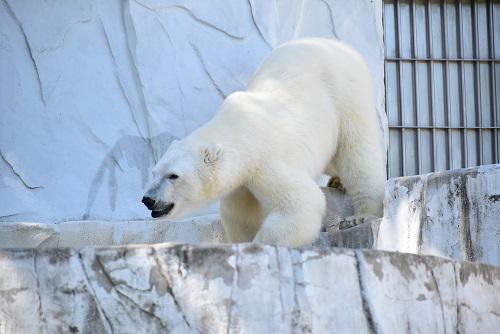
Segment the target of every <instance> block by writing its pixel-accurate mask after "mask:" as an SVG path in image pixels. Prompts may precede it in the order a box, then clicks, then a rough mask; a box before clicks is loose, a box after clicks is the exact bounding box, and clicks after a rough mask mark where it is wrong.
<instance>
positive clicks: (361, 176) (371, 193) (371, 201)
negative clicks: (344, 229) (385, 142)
mask: <svg viewBox="0 0 500 334" xmlns="http://www.w3.org/2000/svg"><path fill="white" fill-rule="evenodd" d="M361 151H363V150H361ZM364 152H365V154H364V155H361V154H360V155H357V154H355V153H354V152H349V153H347V154H342V151H341V152H338V153H337V155H336V157H335V166H336V169H337V172H338V176H339V177H340V180H342V185H343V186H344V187H345V190H346V192H347V194H349V195H350V196H351V198H352V204H353V207H354V215H355V216H356V217H358V218H364V219H367V218H378V217H381V216H382V204H383V199H384V192H385V166H384V159H383V157H378V156H377V154H374V153H372V154H370V153H371V152H370V151H369V150H368V149H366V150H364ZM339 153H340V154H339Z"/></svg>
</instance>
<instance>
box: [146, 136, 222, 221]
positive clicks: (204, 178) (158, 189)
mask: <svg viewBox="0 0 500 334" xmlns="http://www.w3.org/2000/svg"><path fill="white" fill-rule="evenodd" d="M221 160H222V148H221V147H220V145H217V144H209V145H200V144H198V143H193V142H188V141H186V140H183V141H174V142H173V143H172V145H170V147H169V148H168V150H167V152H165V154H164V155H163V156H162V157H161V159H160V161H159V162H158V163H157V164H156V165H155V166H154V168H153V170H152V174H153V179H152V182H151V184H150V185H149V188H148V190H147V191H146V193H145V194H144V197H143V198H142V203H144V205H146V207H147V208H148V209H149V210H151V216H152V217H153V218H157V217H161V216H165V215H168V216H169V217H170V218H177V219H178V218H183V217H185V216H187V215H189V214H191V213H193V212H195V211H197V210H199V209H201V208H203V207H204V206H207V205H208V204H210V203H211V202H213V201H214V200H217V199H218V198H219V197H220V191H221V185H220V184H219V180H220V176H219V174H220V169H221V168H220V167H221V166H220V165H221V164H222V161H221Z"/></svg>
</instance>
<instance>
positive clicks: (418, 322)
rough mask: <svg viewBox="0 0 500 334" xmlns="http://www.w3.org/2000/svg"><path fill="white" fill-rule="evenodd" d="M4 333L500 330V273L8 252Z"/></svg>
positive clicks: (105, 252) (462, 266)
mask: <svg viewBox="0 0 500 334" xmlns="http://www.w3.org/2000/svg"><path fill="white" fill-rule="evenodd" d="M0 268H2V279H1V280H0V296H1V298H0V320H1V324H0V328H1V329H2V330H3V331H2V332H3V333H134V334H137V333H164V332H172V333H270V332H274V333H297V332H299V333H402V332H407V333H498V332H499V329H500V295H499V291H500V269H499V268H497V267H493V266H489V265H484V264H477V263H470V262H457V261H451V260H446V259H442V258H437V257H432V256H418V255H411V254H398V253H391V252H383V251H374V250H357V251H354V250H347V249H337V248H333V249H321V248H315V249H302V250H298V249H287V248H279V247H271V246H256V245H251V244H240V245H226V246H210V247H200V246H186V245H166V244H163V245H154V246H137V247H135V246H129V247H114V248H95V247H87V248H84V249H81V250H72V249H67V248H64V249H38V250H36V249H30V250H13V249H4V250H1V251H0Z"/></svg>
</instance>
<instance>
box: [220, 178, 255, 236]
mask: <svg viewBox="0 0 500 334" xmlns="http://www.w3.org/2000/svg"><path fill="white" fill-rule="evenodd" d="M220 213H221V217H222V224H223V226H224V230H225V232H226V241H228V242H250V241H252V240H253V238H254V237H255V234H256V233H257V230H258V229H259V227H260V225H261V223H262V219H263V212H262V208H261V206H260V204H259V202H258V201H257V199H256V198H255V196H254V195H253V194H252V193H251V192H250V191H249V190H248V189H247V188H245V187H240V188H238V189H236V190H235V191H233V192H232V193H230V194H229V195H228V196H226V197H225V198H224V199H223V200H222V201H221V205H220Z"/></svg>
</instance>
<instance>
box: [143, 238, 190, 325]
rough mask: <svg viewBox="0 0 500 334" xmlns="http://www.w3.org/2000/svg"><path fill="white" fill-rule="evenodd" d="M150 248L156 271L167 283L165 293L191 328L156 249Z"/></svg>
mask: <svg viewBox="0 0 500 334" xmlns="http://www.w3.org/2000/svg"><path fill="white" fill-rule="evenodd" d="M152 250H153V258H154V260H155V263H156V265H157V266H158V271H159V273H160V275H161V276H162V277H163V279H164V280H165V282H166V283H167V287H166V291H167V293H168V294H169V295H170V297H171V298H172V301H173V302H174V305H175V307H176V308H177V311H178V312H179V313H180V314H181V317H182V319H183V320H184V322H185V323H186V325H187V326H188V328H189V329H192V327H191V324H190V323H189V321H188V320H187V317H186V314H185V312H184V310H183V308H182V307H181V304H180V303H179V301H178V300H177V297H176V296H175V294H174V291H173V290H172V280H171V279H170V277H169V275H167V272H166V271H164V268H163V265H162V264H161V261H160V259H159V256H158V252H157V251H156V249H155V248H154V247H153V248H152Z"/></svg>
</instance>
